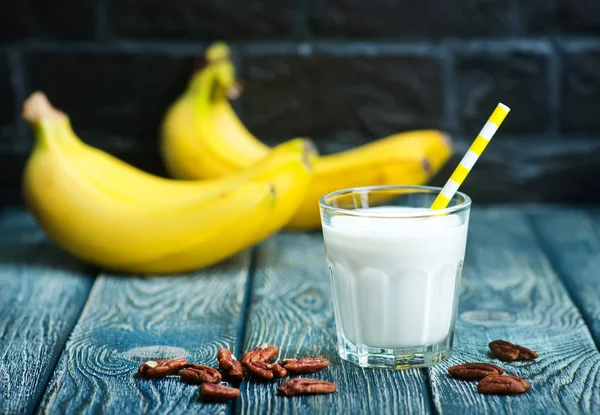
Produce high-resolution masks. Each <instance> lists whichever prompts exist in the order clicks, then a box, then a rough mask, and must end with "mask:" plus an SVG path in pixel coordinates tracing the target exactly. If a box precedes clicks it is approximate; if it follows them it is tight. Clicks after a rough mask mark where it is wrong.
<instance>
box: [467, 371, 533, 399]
mask: <svg viewBox="0 0 600 415" xmlns="http://www.w3.org/2000/svg"><path fill="white" fill-rule="evenodd" d="M530 388H531V386H530V385H529V383H528V382H527V381H526V380H525V379H521V378H520V377H517V376H510V375H490V376H486V377H484V378H483V379H482V380H481V381H479V384H478V385H477V392H479V393H486V394H491V393H493V394H504V395H508V394H513V393H524V392H527V391H528V390H529V389H530Z"/></svg>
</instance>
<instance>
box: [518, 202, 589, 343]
mask: <svg viewBox="0 0 600 415" xmlns="http://www.w3.org/2000/svg"><path fill="white" fill-rule="evenodd" d="M530 217H531V221H532V224H533V227H534V229H535V230H536V232H537V233H538V235H539V240H540V244H541V245H542V247H543V248H544V249H545V251H546V253H547V254H548V258H549V260H550V262H551V263H552V265H553V266H554V268H555V269H556V270H557V272H558V273H559V275H560V276H561V277H562V281H563V283H564V284H565V286H566V287H567V289H568V290H569V294H570V295H571V297H572V298H573V301H574V302H575V303H576V304H577V306H578V307H579V309H580V310H581V313H582V314H583V317H584V319H585V321H586V323H587V325H588V327H589V328H590V330H591V331H592V336H593V337H594V340H595V341H596V345H600V212H599V211H597V210H596V211H591V212H589V213H588V212H586V211H584V210H581V209H567V208H564V207H557V208H545V209H535V210H532V211H531V213H530Z"/></svg>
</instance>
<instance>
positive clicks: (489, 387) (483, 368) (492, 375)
mask: <svg viewBox="0 0 600 415" xmlns="http://www.w3.org/2000/svg"><path fill="white" fill-rule="evenodd" d="M489 348H490V350H491V351H492V356H493V357H495V358H496V359H498V360H501V361H503V362H514V361H517V360H534V359H536V358H537V357H538V354H537V353H536V352H534V351H533V350H530V349H528V348H526V347H523V346H520V345H518V344H513V343H509V342H507V341H504V340H494V341H493V342H491V343H490V344H489ZM448 373H449V374H450V376H452V377H453V378H455V379H460V380H478V381H479V383H478V384H477V392H479V393H485V394H505V395H508V394H515V393H524V392H527V391H528V390H529V389H530V388H531V386H530V385H529V382H527V381H526V380H525V379H521V378H520V377H518V376H511V375H505V374H504V369H502V368H501V367H499V366H496V365H493V364H491V363H479V362H477V363H464V364H461V365H455V366H451V367H449V368H448Z"/></svg>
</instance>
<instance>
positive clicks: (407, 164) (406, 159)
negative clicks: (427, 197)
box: [160, 43, 452, 230]
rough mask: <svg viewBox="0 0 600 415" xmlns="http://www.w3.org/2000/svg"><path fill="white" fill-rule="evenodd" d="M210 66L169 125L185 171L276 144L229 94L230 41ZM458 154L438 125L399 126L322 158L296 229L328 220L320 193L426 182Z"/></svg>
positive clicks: (211, 167)
mask: <svg viewBox="0 0 600 415" xmlns="http://www.w3.org/2000/svg"><path fill="white" fill-rule="evenodd" d="M206 58H207V62H208V64H207V66H206V67H205V68H203V69H202V70H200V71H198V72H197V73H196V74H195V75H194V76H193V77H192V79H191V81H190V84H189V86H188V88H187V89H186V91H185V92H184V93H183V94H182V95H181V96H180V97H179V98H178V99H177V101H176V102H175V103H174V104H173V105H172V107H171V108H170V109H169V110H168V111H167V113H166V115H165V118H164V120H163V123H162V129H161V147H160V148H161V155H162V157H163V160H164V162H165V165H166V166H167V169H168V171H169V174H170V175H171V176H172V177H175V178H178V179H189V180H203V179H211V178H216V177H223V176H225V175H227V174H231V173H233V172H235V171H237V170H238V169H241V168H244V167H247V166H248V165H250V164H251V163H252V162H256V161H258V160H260V159H261V158H263V157H266V156H267V155H268V154H269V152H270V151H271V148H270V147H269V146H267V145H265V144H264V143H262V142H261V141H260V140H258V139H257V138H256V137H255V136H253V135H252V133H250V132H249V131H248V130H247V129H246V127H245V126H244V125H243V123H242V122H241V121H240V119H239V118H238V117H237V115H236V113H235V111H234V110H233V108H231V105H230V103H229V100H228V96H232V95H238V94H239V90H238V89H237V83H236V80H235V68H234V67H233V64H232V62H231V61H230V60H229V50H228V48H227V46H226V45H224V44H222V43H216V44H214V45H212V46H211V47H210V48H209V49H208V50H207V53H206ZM451 154H452V147H451V143H450V139H449V137H447V136H446V135H445V134H443V133H442V132H440V131H437V130H418V131H410V132H405V133H399V134H395V135H392V136H389V137H386V138H382V139H379V140H376V141H374V142H372V143H370V144H367V145H364V146H361V147H358V148H355V149H351V150H348V151H344V152H340V153H336V154H332V155H324V156H320V157H318V158H316V159H315V161H314V163H313V166H314V178H313V181H312V184H311V186H310V188H309V190H308V191H307V193H306V197H305V199H304V200H303V202H302V204H301V205H300V207H299V208H298V210H297V211H296V213H295V214H294V216H293V217H292V219H291V220H290V222H289V223H288V225H287V228H288V229H293V230H309V229H316V228H318V227H319V226H320V215H319V208H318V200H319V198H321V197H322V196H323V195H325V194H326V193H329V192H332V191H335V190H339V189H343V188H348V187H355V186H369V185H383V184H407V185H418V184H425V183H427V182H428V181H429V179H431V177H432V176H433V175H434V174H436V173H437V172H438V171H439V170H440V168H441V167H442V166H443V165H444V164H445V163H446V162H447V160H448V159H449V158H450V156H451Z"/></svg>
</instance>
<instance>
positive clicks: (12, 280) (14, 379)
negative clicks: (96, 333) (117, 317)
mask: <svg viewBox="0 0 600 415" xmlns="http://www.w3.org/2000/svg"><path fill="white" fill-rule="evenodd" d="M92 283H93V273H92V272H91V271H90V270H89V268H88V267H86V266H85V265H84V264H82V263H81V262H80V261H78V260H76V259H74V258H72V257H71V256H69V255H67V254H66V253H64V252H62V251H61V250H60V249H58V248H57V247H56V246H55V245H54V244H52V243H51V242H49V241H48V239H47V238H46V237H45V236H44V234H43V232H42V231H41V230H40V228H39V227H38V226H37V225H36V224H35V221H34V220H33V218H32V217H31V216H30V215H29V214H27V213H26V212H24V211H22V210H10V211H9V210H6V211H3V212H2V213H1V214H0V286H1V287H2V294H1V295H0V413H3V414H13V413H31V412H33V411H34V410H35V408H36V406H37V405H38V402H39V401H40V399H41V397H42V394H43V393H44V390H45V388H46V385H47V383H48V381H49V379H50V377H51V376H52V372H53V370H54V367H55V366H56V362H57V361H58V358H59V356H60V354H61V353H62V350H63V347H64V344H65V342H66V341H67V337H68V336H69V333H71V330H72V329H73V326H74V325H75V323H76V322H77V319H78V318H79V315H80V313H81V310H82V308H83V306H84V304H85V302H86V299H87V297H88V294H89V291H90V288H91V287H92Z"/></svg>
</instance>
